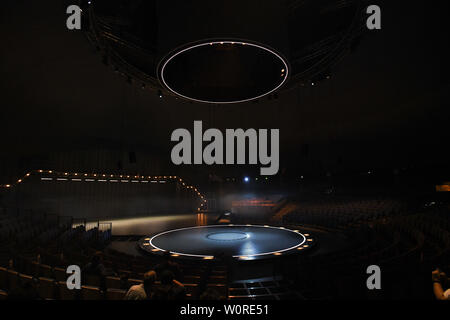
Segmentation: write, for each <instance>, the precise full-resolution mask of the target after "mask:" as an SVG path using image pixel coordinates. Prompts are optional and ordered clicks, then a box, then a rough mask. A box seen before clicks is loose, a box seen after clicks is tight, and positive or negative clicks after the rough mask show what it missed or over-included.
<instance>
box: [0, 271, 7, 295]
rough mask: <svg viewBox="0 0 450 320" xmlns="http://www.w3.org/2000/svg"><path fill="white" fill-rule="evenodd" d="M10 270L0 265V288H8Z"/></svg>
mask: <svg viewBox="0 0 450 320" xmlns="http://www.w3.org/2000/svg"><path fill="white" fill-rule="evenodd" d="M7 286H8V270H7V269H6V268H3V267H0V289H3V290H5V289H8V288H7Z"/></svg>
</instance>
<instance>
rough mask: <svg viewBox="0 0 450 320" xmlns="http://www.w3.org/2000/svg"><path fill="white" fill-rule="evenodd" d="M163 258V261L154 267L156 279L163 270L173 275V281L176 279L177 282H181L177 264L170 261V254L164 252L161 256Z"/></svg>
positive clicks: (180, 273)
mask: <svg viewBox="0 0 450 320" xmlns="http://www.w3.org/2000/svg"><path fill="white" fill-rule="evenodd" d="M163 258H164V261H163V262H162V263H160V264H158V265H157V266H156V267H155V271H156V274H157V275H158V277H159V276H160V275H161V274H162V273H163V271H164V270H169V271H171V272H172V273H173V275H174V278H175V279H177V280H178V281H183V279H182V276H183V275H182V272H181V269H180V267H179V266H178V264H177V263H176V262H174V261H173V260H172V259H171V257H170V252H168V251H165V252H164V254H163Z"/></svg>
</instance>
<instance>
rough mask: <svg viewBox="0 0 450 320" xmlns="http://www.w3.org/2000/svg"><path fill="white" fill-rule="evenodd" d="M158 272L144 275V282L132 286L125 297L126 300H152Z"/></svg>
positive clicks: (149, 272)
mask: <svg viewBox="0 0 450 320" xmlns="http://www.w3.org/2000/svg"><path fill="white" fill-rule="evenodd" d="M155 281H156V272H155V271H153V270H151V271H148V272H146V273H145V274H144V282H143V283H142V284H137V285H134V286H131V288H130V289H129V290H128V292H127V294H126V295H125V298H124V299H125V300H150V299H152V298H153V294H154V293H153V291H154V287H153V285H154V283H155Z"/></svg>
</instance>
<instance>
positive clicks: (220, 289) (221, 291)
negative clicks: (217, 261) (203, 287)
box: [208, 283, 228, 298]
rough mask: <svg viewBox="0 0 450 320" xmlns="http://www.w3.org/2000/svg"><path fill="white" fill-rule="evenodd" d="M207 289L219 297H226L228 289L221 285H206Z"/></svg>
mask: <svg viewBox="0 0 450 320" xmlns="http://www.w3.org/2000/svg"><path fill="white" fill-rule="evenodd" d="M208 288H210V289H213V290H215V291H216V292H217V293H218V294H219V295H220V296H221V297H224V298H227V297H228V288H227V286H226V285H223V284H211V283H210V284H208Z"/></svg>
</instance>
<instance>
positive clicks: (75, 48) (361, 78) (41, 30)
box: [0, 0, 450, 176]
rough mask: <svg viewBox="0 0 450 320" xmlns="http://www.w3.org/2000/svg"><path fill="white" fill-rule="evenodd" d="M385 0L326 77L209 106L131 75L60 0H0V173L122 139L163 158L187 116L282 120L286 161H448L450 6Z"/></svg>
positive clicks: (234, 122) (226, 121)
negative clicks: (372, 24)
mask: <svg viewBox="0 0 450 320" xmlns="http://www.w3.org/2000/svg"><path fill="white" fill-rule="evenodd" d="M392 2H393V1H390V2H388V1H381V2H379V3H380V5H381V7H382V10H383V11H382V14H383V15H382V17H383V20H382V23H383V25H382V30H378V31H371V32H368V33H367V34H366V35H365V37H364V38H363V39H362V41H361V43H360V44H359V45H358V46H357V48H356V50H354V51H353V52H351V54H349V55H347V56H346V57H345V58H344V59H343V60H342V61H340V63H339V64H338V65H337V66H336V67H335V68H334V69H333V71H332V74H331V77H330V79H323V81H321V82H319V83H314V85H312V84H311V83H307V84H305V85H304V86H301V85H300V84H297V85H295V86H293V87H292V88H290V89H288V90H284V91H281V92H279V94H278V97H277V98H276V97H271V98H270V99H269V98H264V99H260V100H259V101H258V102H248V103H242V104H236V105H226V106H216V105H207V104H198V103H190V102H187V101H181V100H180V99H175V98H174V97H167V96H164V97H163V98H160V97H159V96H158V93H157V92H156V91H155V90H152V89H149V88H147V87H146V88H141V84H140V83H136V82H133V81H132V83H131V84H130V83H128V82H127V81H126V79H124V78H123V77H121V76H119V75H118V74H116V73H115V72H114V69H113V67H112V66H111V65H110V66H105V65H104V64H103V63H102V55H101V54H99V53H98V52H97V50H96V49H95V48H94V47H93V46H92V44H91V43H90V42H89V41H88V40H87V39H86V37H85V34H84V33H83V32H80V31H69V30H67V29H66V26H65V19H66V14H65V6H64V3H63V2H62V1H58V0H48V1H23V0H20V1H19V0H14V1H12V0H5V1H3V2H2V10H1V19H0V36H1V39H2V49H1V53H0V54H1V59H0V63H1V66H0V69H1V75H2V77H1V80H0V81H1V82H0V92H1V100H2V102H1V119H2V121H1V122H2V140H1V141H2V146H1V154H2V157H1V159H0V165H1V175H2V176H8V175H9V174H11V175H12V173H10V171H11V168H16V169H17V168H19V169H25V168H21V167H20V166H29V165H32V164H33V159H35V158H39V157H45V155H46V154H48V153H50V152H55V151H64V150H78V149H88V150H90V149H92V150H98V149H103V148H111V149H115V148H122V149H124V150H135V151H146V152H150V153H153V154H156V155H158V156H159V157H162V159H166V160H167V161H169V159H170V158H169V157H170V148H171V146H172V144H171V143H170V134H171V132H172V131H173V130H174V129H176V128H188V129H191V130H192V126H193V121H194V120H203V126H204V127H216V128H219V129H224V128H239V127H241V128H280V136H281V141H280V146H281V167H282V168H283V167H284V168H297V167H298V164H299V163H303V162H305V161H306V160H305V159H307V162H308V165H311V164H314V163H320V166H323V167H326V168H330V170H333V168H335V167H336V165H342V164H344V165H345V166H347V167H354V166H356V167H358V168H368V167H384V166H385V167H398V166H404V165H405V166H406V165H445V164H447V163H448V158H447V157H446V153H447V149H448V141H449V136H450V133H449V132H450V131H449V130H448V123H449V119H450V117H449V115H450V113H449V108H448V107H449V106H448V101H449V74H450V73H449V62H448V57H449V56H450V54H449V46H448V31H447V30H446V28H444V27H445V24H446V22H447V17H446V15H447V12H448V11H447V9H448V5H441V4H439V5H438V4H437V3H433V5H432V6H431V5H428V6H427V7H424V6H420V7H418V6H414V5H410V6H407V5H404V3H403V4H393V3H392ZM199 23H201V21H199ZM24 159H25V160H24ZM30 159H31V160H30ZM302 161H303V162H302ZM17 163H22V164H21V165H19V166H18V165H17ZM305 166H306V162H305ZM311 166H312V167H314V166H313V165H311ZM305 168H306V167H305ZM218 170H220V169H218ZM300 170H303V168H300Z"/></svg>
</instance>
